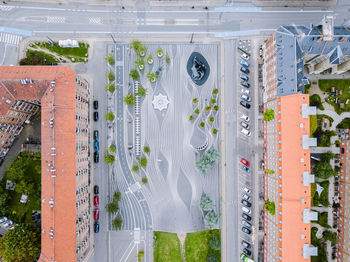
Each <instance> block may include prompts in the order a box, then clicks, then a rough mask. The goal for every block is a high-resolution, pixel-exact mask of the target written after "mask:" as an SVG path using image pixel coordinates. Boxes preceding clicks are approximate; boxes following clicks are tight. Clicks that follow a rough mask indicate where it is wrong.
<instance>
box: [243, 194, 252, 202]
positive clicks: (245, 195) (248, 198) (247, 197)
mask: <svg viewBox="0 0 350 262" xmlns="http://www.w3.org/2000/svg"><path fill="white" fill-rule="evenodd" d="M242 197H243V198H244V199H245V200H247V201H250V200H251V197H250V196H249V195H247V194H243V195H242Z"/></svg>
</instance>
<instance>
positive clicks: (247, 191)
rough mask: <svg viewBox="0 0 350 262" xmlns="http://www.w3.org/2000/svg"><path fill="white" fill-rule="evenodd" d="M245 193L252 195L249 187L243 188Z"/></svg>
mask: <svg viewBox="0 0 350 262" xmlns="http://www.w3.org/2000/svg"><path fill="white" fill-rule="evenodd" d="M243 191H244V192H246V193H247V194H250V193H251V191H250V189H249V188H247V187H244V188H243Z"/></svg>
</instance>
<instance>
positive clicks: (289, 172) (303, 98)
mask: <svg viewBox="0 0 350 262" xmlns="http://www.w3.org/2000/svg"><path fill="white" fill-rule="evenodd" d="M280 102H281V136H282V143H281V145H282V188H281V189H282V190H281V191H282V259H283V261H284V262H298V261H303V262H305V261H310V259H304V258H303V256H302V254H303V250H302V248H303V245H304V244H309V245H311V240H310V234H311V233H310V232H311V224H310V223H309V224H305V223H304V222H303V220H302V219H303V211H304V209H305V208H309V209H310V201H311V192H310V191H311V188H310V186H308V187H305V186H304V185H303V183H302V181H303V177H302V174H303V172H305V171H309V172H310V150H304V149H303V147H302V137H303V135H308V136H309V133H310V126H309V118H303V117H302V115H301V106H302V104H309V95H304V94H295V95H289V96H282V97H280ZM302 161H303V162H302ZM301 199H304V202H302V201H301ZM277 208H279V207H277ZM276 215H278V213H277V212H276ZM301 235H303V236H304V238H303V239H302V238H301Z"/></svg>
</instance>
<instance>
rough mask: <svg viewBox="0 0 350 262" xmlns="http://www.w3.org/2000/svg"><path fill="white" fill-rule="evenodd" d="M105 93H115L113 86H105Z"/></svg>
mask: <svg viewBox="0 0 350 262" xmlns="http://www.w3.org/2000/svg"><path fill="white" fill-rule="evenodd" d="M106 91H109V92H111V93H113V92H114V91H115V84H113V83H109V84H108V85H107V86H106Z"/></svg>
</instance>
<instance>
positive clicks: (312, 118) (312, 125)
mask: <svg viewBox="0 0 350 262" xmlns="http://www.w3.org/2000/svg"><path fill="white" fill-rule="evenodd" d="M316 129H317V116H316V115H311V116H310V137H313V134H314V132H315V131H316Z"/></svg>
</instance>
